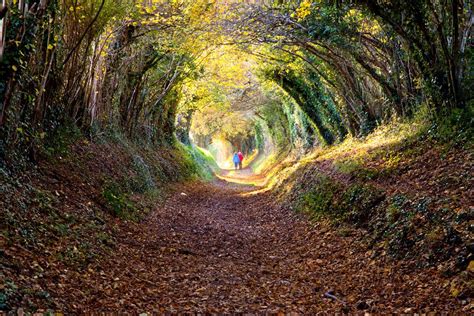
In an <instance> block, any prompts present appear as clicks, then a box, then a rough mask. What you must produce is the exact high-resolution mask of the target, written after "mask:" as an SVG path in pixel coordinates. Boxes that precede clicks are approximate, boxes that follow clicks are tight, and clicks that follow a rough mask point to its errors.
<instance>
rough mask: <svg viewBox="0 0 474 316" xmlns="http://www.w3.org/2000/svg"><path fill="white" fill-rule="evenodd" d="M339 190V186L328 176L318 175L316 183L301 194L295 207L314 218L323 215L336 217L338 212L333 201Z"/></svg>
mask: <svg viewBox="0 0 474 316" xmlns="http://www.w3.org/2000/svg"><path fill="white" fill-rule="evenodd" d="M339 190H340V188H339V186H338V185H337V184H336V183H335V182H334V181H332V180H331V179H330V178H327V177H322V176H321V177H318V179H317V182H316V184H315V185H313V186H312V188H311V189H310V190H309V191H308V192H306V193H305V194H303V195H302V196H301V198H300V200H299V202H298V204H297V209H298V210H299V211H303V212H305V213H306V214H309V216H311V218H314V219H316V220H318V219H321V218H323V217H329V218H331V219H336V218H338V217H339V216H340V214H339V213H338V211H339V210H338V209H336V208H335V207H334V205H333V203H334V199H335V196H336V195H337V192H338V191H339Z"/></svg>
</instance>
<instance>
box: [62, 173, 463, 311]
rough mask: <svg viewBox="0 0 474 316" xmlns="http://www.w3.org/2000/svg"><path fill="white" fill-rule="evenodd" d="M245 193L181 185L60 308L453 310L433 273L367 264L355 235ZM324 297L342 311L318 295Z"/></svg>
mask: <svg viewBox="0 0 474 316" xmlns="http://www.w3.org/2000/svg"><path fill="white" fill-rule="evenodd" d="M248 189H249V188H248V187H239V186H237V185H235V184H234V185H229V184H226V183H225V182H223V181H219V182H217V183H214V184H202V183H189V184H187V185H182V186H180V187H179V188H177V190H178V191H177V192H176V193H175V194H174V195H173V196H172V197H170V198H169V200H168V201H167V202H166V203H165V206H163V207H159V208H158V209H157V210H156V211H154V212H152V214H150V216H149V218H148V219H147V220H146V221H145V222H143V223H141V224H139V225H136V226H130V225H128V226H127V227H129V228H128V230H126V231H123V232H122V233H121V235H120V237H119V239H118V249H117V251H116V252H115V253H113V254H111V256H110V257H109V258H106V259H104V260H102V261H100V262H97V263H96V264H94V265H93V266H91V267H90V268H89V269H88V270H87V271H85V272H84V273H76V274H74V276H73V277H71V278H70V279H69V280H68V283H67V284H64V285H62V286H60V287H58V289H56V291H57V292H56V295H58V296H59V297H61V295H60V294H61V293H64V294H65V295H64V296H62V297H64V299H63V301H62V302H58V308H62V309H63V310H68V311H73V312H74V311H75V312H79V311H80V312H84V311H86V310H94V311H118V310H120V311H127V312H153V311H154V312H164V311H168V312H186V311H193V312H216V313H223V312H278V311H284V312H298V313H308V314H310V313H311V314H312V313H315V312H322V311H331V312H341V311H357V310H358V309H365V310H367V311H372V312H374V311H375V312H377V311H378V312H381V311H384V312H387V311H401V312H413V311H420V312H422V311H425V312H426V311H434V310H436V311H444V310H451V311H453V310H456V309H459V308H460V305H459V304H458V303H457V302H456V301H454V300H452V299H450V298H449V288H444V284H443V282H442V281H441V280H440V278H439V277H438V276H437V272H436V271H435V270H424V271H413V270H411V269H407V268H405V267H403V266H402V265H401V264H400V265H399V266H394V265H393V264H389V263H384V262H381V261H377V260H375V259H371V258H370V256H371V254H370V252H365V251H364V250H363V248H359V247H358V246H356V244H355V243H354V242H353V241H354V237H353V236H352V237H342V236H341V235H340V234H337V233H336V232H334V231H333V230H331V229H328V228H326V227H324V226H322V225H320V226H311V225H310V224H309V223H308V222H307V220H306V219H304V218H302V217H300V216H299V215H295V213H294V212H292V211H291V210H282V209H280V208H279V207H278V206H277V205H275V204H274V198H272V197H271V196H270V195H268V194H256V195H242V194H241V193H242V192H243V191H246V190H248ZM130 227H132V228H130ZM358 233H360V232H356V234H358ZM79 289H81V290H79ZM328 291H332V293H333V294H334V295H335V296H336V297H337V298H339V299H341V300H343V301H345V302H347V305H345V304H344V303H343V302H341V301H336V300H332V299H330V298H325V297H324V293H326V292H328Z"/></svg>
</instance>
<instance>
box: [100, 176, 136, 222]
mask: <svg viewBox="0 0 474 316" xmlns="http://www.w3.org/2000/svg"><path fill="white" fill-rule="evenodd" d="M102 196H103V197H104V199H105V200H106V202H107V204H108V205H109V207H110V208H111V209H112V211H113V214H114V215H115V216H117V217H119V218H121V219H129V220H138V219H139V217H138V215H139V214H138V210H137V209H136V207H135V205H134V203H133V202H131V200H130V198H129V196H128V194H126V193H124V192H123V189H122V188H121V187H120V185H118V184H117V183H113V182H110V183H108V184H106V185H105V186H104V188H103V190H102Z"/></svg>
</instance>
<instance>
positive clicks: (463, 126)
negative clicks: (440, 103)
mask: <svg viewBox="0 0 474 316" xmlns="http://www.w3.org/2000/svg"><path fill="white" fill-rule="evenodd" d="M445 112H446V113H445V114H444V115H439V116H437V117H436V119H435V120H434V121H433V123H432V124H431V127H430V128H429V129H428V131H427V134H428V136H430V137H432V138H434V139H435V140H437V141H440V142H442V143H446V144H452V145H463V144H469V143H470V144H472V140H473V139H474V127H473V126H474V104H473V105H471V106H469V107H467V108H464V109H454V110H449V111H445Z"/></svg>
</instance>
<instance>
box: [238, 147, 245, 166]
mask: <svg viewBox="0 0 474 316" xmlns="http://www.w3.org/2000/svg"><path fill="white" fill-rule="evenodd" d="M237 155H239V159H240V162H239V169H240V170H242V161H243V160H244V155H243V154H242V152H240V151H239V152H238V153H237Z"/></svg>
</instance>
